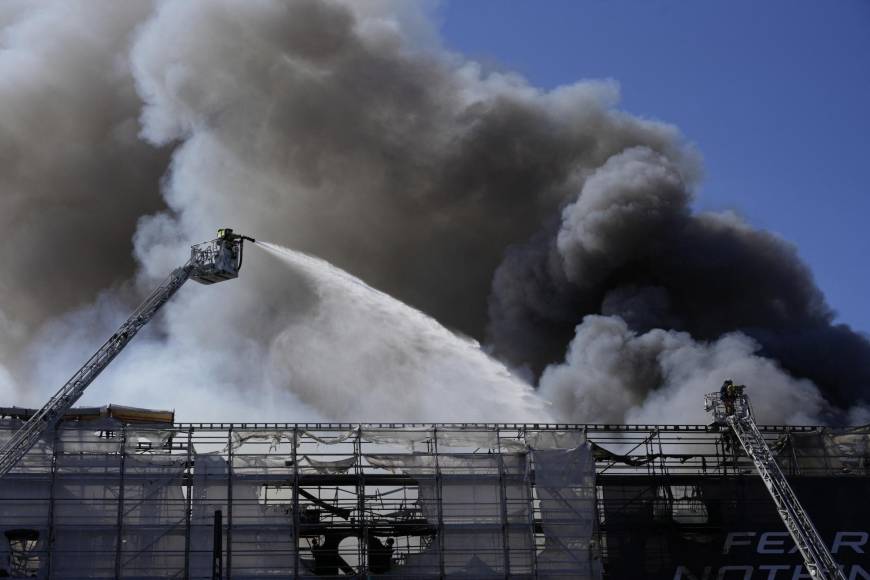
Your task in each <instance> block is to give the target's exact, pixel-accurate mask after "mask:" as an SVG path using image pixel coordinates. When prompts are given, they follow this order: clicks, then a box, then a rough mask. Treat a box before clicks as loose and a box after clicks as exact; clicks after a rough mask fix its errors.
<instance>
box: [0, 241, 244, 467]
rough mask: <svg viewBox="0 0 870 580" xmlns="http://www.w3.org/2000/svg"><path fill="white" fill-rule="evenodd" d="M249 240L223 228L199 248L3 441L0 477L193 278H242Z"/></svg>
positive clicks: (205, 280)
mask: <svg viewBox="0 0 870 580" xmlns="http://www.w3.org/2000/svg"><path fill="white" fill-rule="evenodd" d="M243 240H251V241H254V240H253V238H249V237H246V236H240V235H238V234H234V233H233V231H232V230H231V229H222V230H219V231H218V238H217V239H215V240H212V241H210V242H204V243H202V244H197V245H195V246H193V247H192V248H191V252H190V260H188V262H187V263H186V264H185V265H184V266H182V267H180V268H176V269H175V270H174V271H173V272H172V273H171V274H170V275H169V277H168V278H167V279H166V280H165V281H164V282H163V283H162V284H161V285H160V286H159V287H158V288H157V289H156V290H154V292H152V293H151V295H150V296H148V298H147V299H146V300H145V301H144V302H143V303H142V304H141V305H140V306H139V307H138V308H137V309H136V310H135V311H134V312H133V314H131V315H130V317H129V318H128V319H127V320H126V322H124V323H123V324H122V325H121V326H120V328H118V331H117V332H116V333H115V334H113V335H112V336H111V337H110V338H109V340H107V341H106V342H105V343H104V344H103V346H101V347H100V348H99V349H98V350H97V352H95V353H94V355H93V356H92V357H91V358H89V359H88V360H87V362H85V364H84V365H83V366H82V367H81V368H80V369H79V370H78V371H77V372H76V373H75V374H74V375H73V376H72V377H71V378H70V379H69V380H68V381H67V382H66V383H65V384H64V385H63V386H62V387H61V388H60V389H59V390H58V391H57V392H56V393H55V394H54V395H53V396H52V397H51V398H50V399H49V400H48V402H47V403H46V404H45V405H43V407H42V408H41V409H40V410H39V411H37V412H36V413H34V414H33V415H32V416H31V417H30V418H29V419H28V420H27V421H26V422H25V423H24V425H22V426H21V427H20V428H19V429H18V430H17V431H16V432H15V434H14V435H13V436H12V437H11V438H10V439H9V440H8V441H7V442H6V443H5V445H3V447H2V449H0V478H2V477H3V476H5V475H6V474H7V473H9V471H10V470H11V469H12V468H13V467H14V466H15V465H16V464H17V463H18V461H19V460H20V459H21V458H22V457H24V456H25V455H26V454H27V452H28V451H30V449H31V448H32V447H33V445H35V444H36V442H37V441H38V440H39V439H40V438H41V437H42V435H43V434H44V433H45V432H46V431H48V430H50V429H51V428H53V427H54V426H55V424H56V423H57V422H58V421H59V420H60V419H61V418H62V417H63V416H64V414H65V413H66V412H67V411H68V410H69V409H70V408H71V407H72V406H73V405H74V404H75V403H76V401H78V400H79V398H80V397H81V396H82V394H84V392H85V389H87V388H88V386H89V385H90V384H91V383H92V382H93V381H94V379H96V378H97V376H99V374H100V373H101V372H103V370H105V368H106V367H107V366H109V363H111V362H112V360H114V358H115V357H116V356H118V354H120V352H121V351H122V350H124V347H125V346H127V344H129V343H130V341H131V340H133V337H134V336H136V333H137V332H139V331H140V330H141V329H142V327H144V326H145V325H146V324H148V322H149V321H151V319H152V318H154V315H155V314H157V312H158V311H159V310H160V308H161V307H162V306H163V305H164V304H166V302H168V301H169V299H170V298H172V296H174V295H175V293H176V292H178V290H179V289H180V288H181V287H182V286H183V285H184V283H185V282H187V281H188V280H189V279H193V280H195V281H196V282H200V283H202V284H213V283H215V282H221V281H223V280H230V279H232V278H236V277H238V275H239V268H241V265H242V242H243Z"/></svg>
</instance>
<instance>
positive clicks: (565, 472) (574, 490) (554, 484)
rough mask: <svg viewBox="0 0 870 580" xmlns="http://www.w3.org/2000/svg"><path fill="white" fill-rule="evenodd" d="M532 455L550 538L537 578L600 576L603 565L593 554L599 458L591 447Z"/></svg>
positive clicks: (570, 579)
mask: <svg viewBox="0 0 870 580" xmlns="http://www.w3.org/2000/svg"><path fill="white" fill-rule="evenodd" d="M531 453H532V457H533V460H534V463H535V490H536V492H537V496H538V500H539V501H540V510H541V521H542V526H543V529H544V537H545V545H544V550H543V551H542V552H541V553H540V554H538V558H537V571H538V577H539V578H547V579H553V580H555V579H560V580H561V579H564V580H580V579H585V578H600V577H601V563H600V560H598V559H597V558H596V557H594V553H595V550H594V539H595V522H596V513H595V461H594V459H593V457H592V452H591V449H590V447H589V445H588V444H584V445H580V446H578V447H575V448H574V449H532V451H531Z"/></svg>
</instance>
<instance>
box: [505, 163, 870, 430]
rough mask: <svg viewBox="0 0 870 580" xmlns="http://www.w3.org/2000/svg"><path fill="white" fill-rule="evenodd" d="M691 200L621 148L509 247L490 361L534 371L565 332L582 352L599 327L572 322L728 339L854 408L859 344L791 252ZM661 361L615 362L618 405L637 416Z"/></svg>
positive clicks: (867, 369)
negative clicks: (627, 398) (630, 407)
mask: <svg viewBox="0 0 870 580" xmlns="http://www.w3.org/2000/svg"><path fill="white" fill-rule="evenodd" d="M690 201H691V195H690V190H689V188H688V187H687V185H686V183H685V182H684V180H683V179H682V177H681V176H680V173H679V171H677V170H676V168H675V167H674V165H673V163H672V162H671V161H670V160H669V159H667V158H666V157H664V156H662V155H660V154H657V153H654V152H652V151H650V150H648V149H645V148H633V149H628V150H626V151H625V152H623V153H621V154H619V155H616V156H614V157H612V158H611V159H610V160H608V161H607V162H606V163H605V164H604V165H602V166H601V167H600V168H599V169H598V170H597V171H596V173H595V174H593V175H592V176H591V177H590V178H589V179H588V180H587V181H586V183H585V184H584V186H583V188H582V190H581V191H580V193H579V196H578V197H577V199H576V201H574V202H572V203H570V204H569V205H567V206H566V207H565V208H564V210H563V211H562V219H561V223H560V224H559V226H558V228H553V230H554V231H552V232H551V233H550V235H546V236H539V237H538V238H537V239H534V240H532V241H530V242H528V243H527V244H525V245H522V246H519V247H517V248H514V249H513V250H512V251H511V252H510V254H509V257H508V259H507V260H506V261H505V262H504V263H503V264H502V265H501V267H500V269H499V272H498V273H497V274H496V281H497V283H496V284H495V285H494V288H493V301H492V304H491V313H492V317H493V324H492V325H491V327H490V331H491V337H492V341H493V343H494V345H495V347H496V349H497V350H498V351H500V352H503V353H504V354H505V356H507V357H509V358H510V359H511V360H513V361H514V362H515V363H516V364H531V365H532V367H533V368H534V369H535V370H536V371H540V370H541V369H542V368H543V367H544V366H546V365H548V364H550V363H555V362H558V361H561V360H562V358H563V353H564V351H563V348H562V345H560V344H559V343H558V341H553V340H552V337H553V336H560V337H565V336H573V335H574V334H575V327H576V335H577V338H575V339H574V340H575V343H576V341H579V340H580V337H581V335H582V336H584V339H583V341H581V342H582V343H583V344H588V343H589V340H590V339H589V336H590V335H591V336H595V332H594V327H595V326H596V325H595V324H593V323H591V322H590V321H591V320H597V319H586V320H585V321H584V317H586V316H587V315H589V314H599V313H600V314H604V315H607V316H608V317H611V318H614V319H618V320H620V321H625V323H627V325H628V326H627V328H628V329H631V331H634V332H636V333H650V332H651V331H654V329H666V330H668V331H680V332H682V333H684V334H682V335H681V336H683V337H692V339H693V340H695V341H701V342H705V343H710V344H709V345H707V346H705V347H704V348H713V349H714V350H715V348H716V341H717V340H718V339H720V337H722V336H724V335H728V334H731V333H740V336H743V337H744V338H745V339H746V340H745V341H743V344H744V345H748V346H746V348H745V349H744V350H745V351H746V354H747V356H748V355H752V356H753V357H754V356H755V355H756V354H759V355H763V356H766V357H769V358H771V359H773V360H775V361H777V362H778V364H779V366H780V367H781V369H782V370H784V371H786V372H787V373H789V374H790V375H791V376H792V377H795V378H798V379H808V380H809V381H811V382H812V383H814V384H815V385H817V386H819V387H820V388H821V389H822V392H823V393H824V394H825V396H826V397H827V398H828V400H829V401H830V402H832V403H833V404H835V405H838V406H840V407H842V408H848V407H851V406H852V405H855V404H858V403H865V402H866V401H867V398H868V394H870V391H868V386H870V364H868V362H867V361H868V360H870V359H868V354H870V344H868V341H867V339H866V338H865V337H863V336H861V335H860V334H858V333H856V332H853V331H852V330H850V329H849V328H848V327H847V326H844V325H835V324H833V322H832V321H833V318H834V313H833V311H832V310H831V309H830V307H829V306H828V305H827V304H826V302H825V300H824V297H823V296H822V294H821V292H820V291H819V289H818V288H817V287H816V285H815V283H814V281H813V278H812V274H811V273H810V272H809V270H808V269H807V267H806V266H805V264H804V263H803V262H802V261H801V260H800V259H799V258H798V256H797V252H796V251H795V249H794V247H793V246H791V245H790V244H788V243H787V242H785V241H783V240H782V239H780V238H778V237H776V236H774V235H773V234H770V233H768V232H764V231H759V230H756V229H753V228H751V227H750V226H748V225H747V224H746V223H744V222H743V221H742V220H740V218H738V217H737V216H735V215H732V214H696V213H693V212H692V210H691V208H690V205H689V204H690ZM554 304H556V305H560V306H561V305H564V307H557V308H553V305H554ZM644 336H645V337H648V336H652V335H650V334H645V335H644ZM538 337H544V338H542V339H541V340H538ZM547 340H549V342H546V341H547ZM631 340H635V339H634V338H632V339H631ZM526 345H534V346H533V347H532V348H530V349H525V346H526ZM542 345H544V346H550V347H551V348H550V349H549V350H548V349H545V348H542ZM577 348H578V347H577V346H576V344H575V346H574V347H572V350H577ZM571 358H572V357H571V356H570V355H569V359H568V361H567V365H568V367H571V366H574V367H576V368H575V369H574V371H575V378H576V381H577V382H586V381H588V379H587V378H584V377H583V374H584V373H587V372H593V373H594V372H595V369H596V368H597V366H596V364H595V362H596V361H595V360H594V358H590V357H589V355H588V354H586V355H584V357H577V356H574V357H573V359H574V363H572V362H571ZM661 358H662V354H661V352H660V351H656V350H655V349H654V350H653V351H652V352H651V353H650V354H647V355H646V356H640V357H637V356H632V357H626V360H624V361H623V362H624V364H626V365H627V367H628V368H627V369H625V372H629V373H630V374H633V375H634V376H636V377H637V380H636V381H628V382H627V384H630V385H631V386H630V388H627V389H623V390H622V392H626V391H627V392H631V393H633V396H632V397H633V400H634V403H635V404H640V403H641V402H642V401H644V400H646V397H647V396H649V395H650V394H653V393H655V392H656V391H657V389H659V388H660V387H661V386H662V384H663V380H664V379H663V373H665V371H666V369H665V368H664V367H665V363H664V362H662V360H661ZM640 361H642V362H640ZM607 366H608V365H607V363H604V367H605V368H606V367H607ZM647 367H651V368H652V369H653V370H654V371H655V372H654V373H652V374H651V373H650V372H649V369H648V368H647ZM560 368H561V369H562V370H561V371H560V372H562V373H563V374H564V373H565V372H566V370H565V367H564V366H562V367H560ZM644 369H646V370H644ZM719 370H720V371H721V372H720V376H722V377H723V378H724V377H725V376H728V373H726V372H725V371H726V369H724V368H721V369H719ZM756 370H758V369H756ZM743 375H744V376H743V378H742V380H744V381H746V382H749V383H750V384H753V383H759V382H763V381H762V380H761V379H760V378H759V377H760V376H761V375H762V373H761V372H758V373H752V372H744V373H743ZM756 375H757V376H756ZM550 376H551V375H550ZM642 377H645V378H642ZM547 378H548V375H547V373H545V377H544V383H546V382H547ZM562 382H564V379H563V380H562ZM778 382H780V383H783V382H784V381H778ZM785 382H787V381H785ZM714 383H715V381H712V382H711V381H707V382H706V383H705V384H706V388H708V389H710V388H711V387H713V386H714ZM759 386H761V385H759ZM765 388H768V387H767V386H765ZM770 388H771V389H772V388H773V387H770ZM545 390H546V389H545ZM812 407H813V405H812V404H809V403H808V408H812ZM617 408H618V407H617ZM774 408H775V407H771V409H774ZM623 410H625V407H624V406H623ZM578 412H579V413H582V411H581V410H578ZM826 412H831V410H830V409H826ZM779 416H780V417H781V415H779ZM810 416H819V415H812V414H811V415H810Z"/></svg>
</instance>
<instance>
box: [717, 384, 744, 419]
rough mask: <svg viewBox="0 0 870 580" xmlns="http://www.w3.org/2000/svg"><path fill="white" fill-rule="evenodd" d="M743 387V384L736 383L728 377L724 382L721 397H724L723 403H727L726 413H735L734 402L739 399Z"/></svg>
mask: <svg viewBox="0 0 870 580" xmlns="http://www.w3.org/2000/svg"><path fill="white" fill-rule="evenodd" d="M743 388H744V387H743V385H736V384H734V381H732V380H731V379H726V380H725V382H724V383H722V388H720V389H719V398H720V399H722V403H723V404H724V405H725V415H728V416H730V415H733V414H734V411H735V407H734V403H735V402H736V401H737V398H738V397H739V396H740V393H741V392H743Z"/></svg>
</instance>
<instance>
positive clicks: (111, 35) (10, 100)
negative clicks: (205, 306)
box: [0, 2, 169, 364]
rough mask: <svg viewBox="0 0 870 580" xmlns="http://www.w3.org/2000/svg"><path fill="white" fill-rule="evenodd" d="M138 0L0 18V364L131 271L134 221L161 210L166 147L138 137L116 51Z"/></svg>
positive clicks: (134, 100)
mask: <svg viewBox="0 0 870 580" xmlns="http://www.w3.org/2000/svg"><path fill="white" fill-rule="evenodd" d="M150 10H151V6H150V4H149V3H147V2H136V3H132V2H131V3H126V2H125V3H106V4H98V3H94V2H55V3H39V4H32V3H28V4H24V3H20V4H16V3H7V4H4V6H3V9H2V12H0V25H2V32H0V78H2V79H3V82H2V83H0V229H2V231H3V243H2V244H0V263H2V265H3V274H2V276H0V364H2V363H4V362H6V363H7V364H9V363H11V362H12V361H11V360H9V359H10V358H11V355H12V354H13V353H17V352H18V347H20V346H21V344H22V343H23V342H25V341H26V339H27V337H28V336H29V335H30V333H31V331H32V329H33V328H34V327H35V326H37V325H38V324H40V323H41V322H43V321H44V320H46V319H48V318H49V317H51V316H52V315H56V314H59V313H61V312H64V311H65V310H67V309H69V308H71V307H75V306H78V305H82V304H85V303H87V302H88V301H90V300H91V299H93V298H94V297H95V295H96V293H97V292H98V291H99V290H101V289H104V288H106V287H108V286H110V285H112V284H114V283H118V282H121V281H123V280H125V279H126V278H128V277H129V276H130V275H132V273H133V271H134V267H135V261H134V260H133V258H132V236H133V233H134V232H135V229H136V223H137V220H138V219H139V218H140V217H141V216H142V215H145V214H147V213H150V212H153V211H156V210H158V209H160V208H161V207H163V202H162V199H161V197H160V192H159V179H160V175H161V174H162V173H163V172H164V171H165V168H166V164H167V162H168V159H169V155H168V152H167V151H163V150H161V149H157V148H154V147H152V146H149V145H148V144H146V143H143V142H142V141H141V140H140V139H139V138H138V135H137V134H138V131H139V128H138V122H137V117H138V115H139V111H140V107H141V101H140V99H139V97H138V95H137V94H136V91H135V87H134V84H133V79H132V77H131V75H130V70H129V63H128V61H126V60H125V59H124V58H123V57H122V55H123V54H124V52H125V51H126V50H127V49H128V47H129V45H130V42H131V40H132V34H133V31H134V29H135V27H136V26H137V24H138V23H140V22H141V21H142V20H143V19H144V18H146V17H147V15H148V13H149V12H150Z"/></svg>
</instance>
